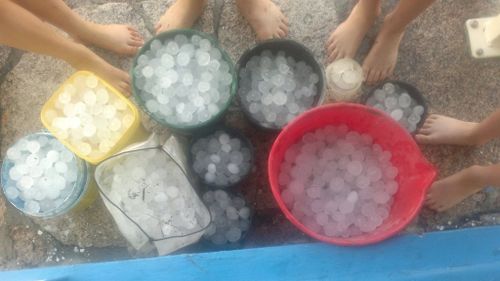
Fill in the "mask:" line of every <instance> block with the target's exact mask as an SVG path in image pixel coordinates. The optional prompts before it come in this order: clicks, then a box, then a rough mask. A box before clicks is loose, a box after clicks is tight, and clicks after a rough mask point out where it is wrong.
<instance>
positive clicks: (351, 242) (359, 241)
mask: <svg viewBox="0 0 500 281" xmlns="http://www.w3.org/2000/svg"><path fill="white" fill-rule="evenodd" d="M341 107H343V108H349V107H350V108H353V109H356V110H362V111H373V112H376V113H377V114H380V115H382V116H385V117H386V118H388V119H389V120H390V122H393V124H394V125H395V126H398V127H400V128H401V130H403V131H404V132H405V133H406V134H407V136H408V138H410V139H412V141H411V145H412V146H413V148H416V151H418V153H419V156H420V158H421V159H422V163H423V164H424V165H425V167H426V168H427V169H428V172H429V176H428V180H427V182H426V183H425V187H424V192H423V193H422V196H420V197H419V198H418V200H415V204H418V206H417V207H416V208H415V209H414V210H413V211H412V212H411V213H409V214H408V216H407V217H406V218H404V219H403V220H402V222H401V223H399V224H398V225H397V226H395V227H393V228H391V229H389V230H387V231H386V232H384V233H383V235H379V236H374V237H366V236H361V237H353V238H340V237H329V236H325V235H321V234H319V233H316V232H314V231H312V230H310V229H309V228H307V227H306V226H305V225H304V224H302V223H301V222H300V221H299V220H298V219H296V218H295V217H294V215H293V214H292V213H291V211H289V210H288V208H287V207H286V204H285V203H284V202H283V200H282V198H281V194H280V187H279V183H278V177H277V175H278V173H277V171H275V170H274V169H273V167H274V166H273V165H272V164H271V163H273V162H274V158H275V155H276V150H277V149H278V146H279V145H280V143H281V142H282V140H283V139H284V138H285V137H287V135H288V133H289V132H290V130H291V128H293V127H294V125H295V124H297V123H300V122H302V120H304V119H307V118H309V116H310V115H314V114H319V113H321V112H324V111H329V110H332V109H335V108H341ZM267 169H268V171H267V172H268V180H269V185H270V188H271V192H272V194H273V197H274V199H275V200H276V203H277V204H278V206H279V208H280V209H281V211H282V212H283V213H284V214H285V217H286V218H287V219H288V220H289V221H290V222H292V224H293V225H295V226H296V227H297V228H299V229H300V230H301V231H302V232H304V233H305V234H307V235H309V236H310V237H312V238H314V239H317V240H320V241H323V242H327V243H332V244H336V245H340V246H363V245H368V244H374V243H377V242H381V241H383V240H386V239H388V238H390V237H392V236H394V235H396V234H397V233H399V232H400V231H401V230H403V229H404V228H405V227H406V226H408V224H410V223H411V221H412V220H413V219H414V218H415V217H416V216H417V214H418V213H419V211H420V210H421V208H422V206H423V202H424V199H425V194H426V191H427V190H428V189H429V187H430V186H431V184H432V182H434V180H435V178H436V176H437V170H436V168H435V167H434V166H433V165H432V164H431V163H430V162H429V161H428V160H427V159H426V158H425V157H424V155H423V154H422V152H421V151H420V148H419V146H418V144H417V143H416V142H415V141H414V140H413V138H412V137H411V135H410V134H409V133H408V132H407V131H406V130H405V129H404V128H402V127H401V126H400V125H399V124H398V123H397V122H396V121H394V120H393V119H392V118H390V116H388V115H387V114H386V113H385V112H383V111H381V110H378V109H376V108H372V107H369V106H366V105H361V104H354V103H335V104H328V105H323V106H319V107H316V108H313V109H311V110H308V111H306V112H305V113H303V114H301V115H300V116H298V117H297V118H295V119H294V120H292V121H291V122H289V123H288V125H286V126H285V127H284V128H283V130H282V131H281V132H280V134H279V135H278V137H277V138H276V139H275V141H274V143H273V145H272V147H271V151H270V153H269V158H268V165H267Z"/></svg>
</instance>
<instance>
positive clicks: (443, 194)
mask: <svg viewBox="0 0 500 281" xmlns="http://www.w3.org/2000/svg"><path fill="white" fill-rule="evenodd" d="M474 169H475V168H474V167H471V168H467V169H464V170H462V171H460V172H458V173H456V174H454V175H452V176H449V177H447V178H445V179H442V180H440V181H437V182H435V183H434V184H433V185H432V186H431V188H430V189H429V192H428V193H427V198H426V202H425V204H426V206H427V207H429V208H431V209H433V210H436V211H438V212H442V211H445V210H447V209H449V208H451V207H453V206H455V205H457V204H458V203H460V202H462V201H463V200H464V199H465V198H467V197H469V196H471V195H472V194H474V193H476V192H478V191H480V190H481V189H482V188H483V186H481V185H480V184H481V183H480V182H479V181H477V180H475V178H476V177H475V176H474Z"/></svg>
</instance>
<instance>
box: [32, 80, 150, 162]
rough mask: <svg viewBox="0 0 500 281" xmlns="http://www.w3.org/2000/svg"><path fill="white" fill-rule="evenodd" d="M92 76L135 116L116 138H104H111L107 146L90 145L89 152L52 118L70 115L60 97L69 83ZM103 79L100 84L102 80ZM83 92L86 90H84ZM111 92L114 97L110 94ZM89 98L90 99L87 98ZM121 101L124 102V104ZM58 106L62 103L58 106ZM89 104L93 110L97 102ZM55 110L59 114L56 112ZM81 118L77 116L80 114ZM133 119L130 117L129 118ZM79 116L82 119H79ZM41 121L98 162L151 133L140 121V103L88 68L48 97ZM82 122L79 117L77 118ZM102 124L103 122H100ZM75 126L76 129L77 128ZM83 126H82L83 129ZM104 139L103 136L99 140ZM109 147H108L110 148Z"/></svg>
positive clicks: (71, 146) (77, 151) (84, 156)
mask: <svg viewBox="0 0 500 281" xmlns="http://www.w3.org/2000/svg"><path fill="white" fill-rule="evenodd" d="M89 76H94V77H96V78H97V81H98V82H97V83H98V84H97V85H98V86H96V89H97V88H98V87H99V86H103V87H104V88H105V89H106V90H107V93H108V95H107V99H108V98H109V99H118V100H119V101H122V102H123V103H124V104H125V105H126V108H125V109H122V111H125V112H127V111H128V112H127V115H129V114H131V116H132V119H133V120H132V121H131V122H129V123H130V125H129V126H128V128H126V129H125V130H124V131H122V132H121V135H119V136H118V137H116V136H115V137H114V140H111V139H105V141H108V143H107V144H109V145H108V146H106V149H105V150H104V151H103V150H100V149H95V148H92V146H90V145H89V146H90V149H91V150H90V152H89V151H88V149H86V152H84V151H82V150H81V149H80V148H79V147H77V146H76V145H74V144H72V143H71V142H70V141H69V139H68V135H67V134H66V133H65V132H64V130H61V129H57V128H55V127H53V126H52V120H54V119H55V118H62V119H68V118H70V117H68V116H65V115H64V114H66V113H62V112H64V111H65V109H66V106H69V105H61V103H60V102H59V101H60V95H61V94H63V93H64V95H67V94H68V91H67V89H68V88H67V87H69V88H71V87H74V86H73V85H75V82H76V81H77V80H78V79H80V80H79V82H78V83H81V79H86V78H88V77H89ZM99 83H100V84H99ZM70 95H73V96H74V95H79V93H75V94H70ZM82 95H83V94H82ZM111 96H112V97H111ZM77 101H78V102H80V103H84V101H83V100H77ZM85 102H87V101H85ZM123 103H122V104H123ZM57 106H59V107H57ZM61 106H64V108H61ZM87 106H88V108H90V110H92V109H93V106H98V105H89V104H86V107H87ZM58 111H59V112H60V114H59V115H57V114H56V113H57V112H58ZM54 114H56V115H54ZM77 119H78V118H77ZM129 119H130V118H129ZM79 120H80V119H79ZM41 121H42V123H43V125H44V126H45V127H46V128H47V129H48V130H49V131H50V132H51V133H52V134H53V135H54V136H55V137H56V138H57V139H58V140H59V141H60V142H61V143H63V144H64V145H65V146H66V147H68V148H69V149H70V150H71V151H72V152H73V153H75V154H76V155H78V157H80V158H82V159H84V160H85V161H87V162H89V163H91V164H93V165H96V164H98V163H100V162H101V161H103V160H105V159H106V158H109V157H110V156H111V155H113V154H115V153H116V152H118V151H119V150H121V149H123V148H124V147H126V146H127V145H129V144H131V143H135V142H139V141H142V140H145V139H146V138H147V136H148V134H147V132H146V130H145V129H144V127H143V126H142V124H141V119H140V115H139V111H138V110H137V107H136V106H135V105H134V104H133V103H132V102H131V101H130V100H129V99H127V98H126V97H124V96H123V95H122V94H120V92H118V91H117V90H116V89H115V88H113V87H112V86H111V85H109V84H108V83H107V82H106V81H104V80H103V79H101V78H99V77H98V76H97V75H95V74H94V73H91V72H88V71H78V72H76V73H74V74H73V75H72V76H71V77H70V78H68V80H66V81H65V82H64V83H63V84H62V85H61V86H60V87H59V88H58V89H57V90H56V91H55V92H54V94H53V95H52V96H51V97H50V98H49V100H48V101H47V102H46V103H45V104H44V106H43V108H42V112H41ZM78 122H80V121H78ZM100 124H101V123H100ZM93 125H95V126H96V127H97V126H99V124H93ZM75 130H76V129H75ZM82 130H83V129H82ZM92 139H93V140H94V141H95V140H96V139H95V138H92ZM99 141H100V142H102V141H103V140H99ZM89 146H86V147H85V148H88V147H89ZM107 148H109V149H107Z"/></svg>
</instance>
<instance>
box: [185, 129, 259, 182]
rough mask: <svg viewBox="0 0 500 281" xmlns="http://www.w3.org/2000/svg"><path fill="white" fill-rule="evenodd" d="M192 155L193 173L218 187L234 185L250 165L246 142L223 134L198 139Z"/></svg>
mask: <svg viewBox="0 0 500 281" xmlns="http://www.w3.org/2000/svg"><path fill="white" fill-rule="evenodd" d="M191 155H192V158H193V170H194V171H195V173H196V174H198V176H199V177H200V178H202V179H203V181H204V182H205V183H207V184H210V185H215V186H219V187H225V186H229V185H233V184H236V183H237V182H239V181H240V180H241V179H242V178H243V177H244V176H245V175H247V174H248V172H249V170H250V168H251V166H252V163H251V158H252V157H251V152H250V148H249V147H247V145H246V142H245V141H242V140H241V139H239V138H237V137H232V136H230V135H229V134H228V133H226V132H223V131H217V132H215V133H214V134H211V135H209V136H207V137H204V138H201V139H199V140H197V141H196V142H195V143H194V144H193V146H192V147H191Z"/></svg>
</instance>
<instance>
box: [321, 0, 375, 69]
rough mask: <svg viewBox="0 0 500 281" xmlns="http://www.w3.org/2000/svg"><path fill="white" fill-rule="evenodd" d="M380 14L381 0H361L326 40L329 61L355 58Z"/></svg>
mask: <svg viewBox="0 0 500 281" xmlns="http://www.w3.org/2000/svg"><path fill="white" fill-rule="evenodd" d="M379 14H380V0H359V1H358V3H357V4H356V6H354V8H353V9H352V11H351V14H350V15H349V17H348V18H347V19H346V20H345V21H344V22H343V23H342V24H340V25H339V26H338V27H337V29H335V31H333V32H332V34H331V35H330V37H329V38H328V41H327V42H326V49H327V56H328V59H327V61H328V63H331V62H333V61H334V60H337V59H341V58H345V57H347V58H353V57H354V56H355V55H356V52H357V51H358V48H359V45H360V44H361V41H362V40H363V38H364V37H365V35H366V33H367V32H368V30H369V29H370V28H371V27H372V25H373V23H374V22H375V19H376V18H377V17H378V16H379Z"/></svg>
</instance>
